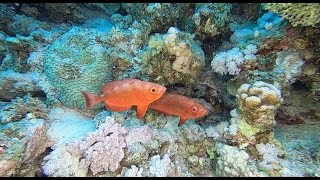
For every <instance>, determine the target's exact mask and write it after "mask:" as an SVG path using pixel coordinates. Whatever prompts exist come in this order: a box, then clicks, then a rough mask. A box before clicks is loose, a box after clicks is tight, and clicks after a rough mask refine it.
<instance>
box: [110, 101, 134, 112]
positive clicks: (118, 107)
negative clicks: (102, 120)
mask: <svg viewBox="0 0 320 180" xmlns="http://www.w3.org/2000/svg"><path fill="white" fill-rule="evenodd" d="M105 106H106V108H107V109H108V110H109V111H111V112H122V111H126V110H128V109H130V108H131V105H118V104H111V103H107V102H105Z"/></svg>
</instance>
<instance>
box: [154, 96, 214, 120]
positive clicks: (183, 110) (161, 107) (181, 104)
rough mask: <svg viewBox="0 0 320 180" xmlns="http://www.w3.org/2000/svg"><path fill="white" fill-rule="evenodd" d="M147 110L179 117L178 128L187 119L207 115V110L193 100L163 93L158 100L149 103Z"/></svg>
mask: <svg viewBox="0 0 320 180" xmlns="http://www.w3.org/2000/svg"><path fill="white" fill-rule="evenodd" d="M149 108H150V109H151V110H154V111H157V112H160V113H162V114H164V115H176V116H180V121H179V126H181V125H183V124H184V123H185V122H186V121H187V120H188V119H191V118H192V119H193V118H199V117H202V116H204V115H206V114H207V113H208V110H207V108H205V107H204V106H203V105H201V104H200V103H198V102H196V101H195V100H193V99H191V98H188V97H185V96H182V95H179V94H174V93H165V94H164V95H163V96H161V98H160V99H158V100H157V101H155V102H153V103H151V104H150V105H149Z"/></svg>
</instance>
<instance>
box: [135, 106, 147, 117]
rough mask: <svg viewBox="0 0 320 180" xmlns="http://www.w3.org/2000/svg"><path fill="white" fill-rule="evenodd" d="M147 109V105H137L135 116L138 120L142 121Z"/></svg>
mask: <svg viewBox="0 0 320 180" xmlns="http://www.w3.org/2000/svg"><path fill="white" fill-rule="evenodd" d="M147 109H148V105H146V106H141V105H137V116H138V118H139V119H142V118H143V117H144V115H145V114H146V112H147Z"/></svg>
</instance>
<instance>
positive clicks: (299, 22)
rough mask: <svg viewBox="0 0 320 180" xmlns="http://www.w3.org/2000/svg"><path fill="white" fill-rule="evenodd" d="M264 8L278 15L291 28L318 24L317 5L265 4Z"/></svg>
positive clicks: (318, 12)
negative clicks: (287, 22) (288, 23)
mask: <svg viewBox="0 0 320 180" xmlns="http://www.w3.org/2000/svg"><path fill="white" fill-rule="evenodd" d="M264 8H265V9H266V10H269V11H271V12H273V13H276V14H279V15H280V16H281V17H282V18H283V19H286V20H288V21H289V22H290V23H291V24H292V26H315V25H316V24H317V23H319V22H320V20H319V14H320V4H319V3H266V4H265V6H264Z"/></svg>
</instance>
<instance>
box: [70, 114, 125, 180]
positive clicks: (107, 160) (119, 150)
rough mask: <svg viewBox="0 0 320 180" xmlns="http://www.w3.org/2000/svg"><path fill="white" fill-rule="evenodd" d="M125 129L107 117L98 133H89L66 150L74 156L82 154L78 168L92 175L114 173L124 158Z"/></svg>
mask: <svg viewBox="0 0 320 180" xmlns="http://www.w3.org/2000/svg"><path fill="white" fill-rule="evenodd" d="M126 133H127V131H126V129H125V128H123V127H121V125H119V124H118V123H115V121H114V119H113V118H111V117H107V119H106V122H105V123H104V124H102V125H101V126H100V127H99V129H98V131H96V132H92V133H89V134H88V136H87V137H86V138H85V139H83V140H82V141H81V142H77V141H75V142H73V143H71V144H69V145H68V150H69V151H70V152H72V153H75V154H78V153H80V154H82V156H83V158H81V159H80V166H81V167H83V168H84V169H90V170H91V171H92V173H93V175H95V174H97V173H99V172H103V171H111V172H114V171H116V170H117V169H118V168H119V167H120V161H121V160H122V159H123V158H124V150H123V148H124V147H125V146H126V143H125V138H124V137H125V136H124V135H125V134H126Z"/></svg>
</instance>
